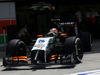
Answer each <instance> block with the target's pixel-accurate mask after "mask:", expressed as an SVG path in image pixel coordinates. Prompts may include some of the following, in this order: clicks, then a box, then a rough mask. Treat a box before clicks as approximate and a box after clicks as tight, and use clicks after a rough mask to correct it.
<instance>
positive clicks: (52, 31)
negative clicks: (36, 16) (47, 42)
mask: <svg viewBox="0 0 100 75" xmlns="http://www.w3.org/2000/svg"><path fill="white" fill-rule="evenodd" d="M50 33H52V34H53V35H55V36H57V34H58V30H57V28H51V29H50Z"/></svg>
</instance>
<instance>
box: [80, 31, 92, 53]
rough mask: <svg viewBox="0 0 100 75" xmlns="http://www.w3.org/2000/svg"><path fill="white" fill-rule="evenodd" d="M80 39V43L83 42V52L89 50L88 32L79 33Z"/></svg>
mask: <svg viewBox="0 0 100 75" xmlns="http://www.w3.org/2000/svg"><path fill="white" fill-rule="evenodd" d="M80 39H81V41H82V44H83V48H84V52H87V51H91V44H92V39H91V34H90V32H83V33H81V34H80Z"/></svg>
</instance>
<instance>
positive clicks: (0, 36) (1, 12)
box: [0, 2, 16, 47]
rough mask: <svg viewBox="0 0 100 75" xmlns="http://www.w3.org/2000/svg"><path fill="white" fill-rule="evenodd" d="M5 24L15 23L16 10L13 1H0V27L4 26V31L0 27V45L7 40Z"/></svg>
mask: <svg viewBox="0 0 100 75" xmlns="http://www.w3.org/2000/svg"><path fill="white" fill-rule="evenodd" d="M7 25H16V12H15V3H14V2H0V27H3V26H5V33H4V30H3V29H0V47H1V46H4V44H5V43H4V41H5V40H6V44H7V42H8V40H7ZM4 35H5V37H4ZM12 35H13V34H12ZM4 39H5V40H4Z"/></svg>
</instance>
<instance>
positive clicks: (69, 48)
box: [63, 37, 83, 63]
mask: <svg viewBox="0 0 100 75" xmlns="http://www.w3.org/2000/svg"><path fill="white" fill-rule="evenodd" d="M63 54H65V55H69V54H74V59H75V63H79V62H81V60H82V58H83V46H82V43H81V40H80V38H77V37H68V38H66V40H65V43H64V50H63Z"/></svg>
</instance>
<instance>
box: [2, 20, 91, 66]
mask: <svg viewBox="0 0 100 75" xmlns="http://www.w3.org/2000/svg"><path fill="white" fill-rule="evenodd" d="M74 24H75V23H74V22H71V23H70V24H69V23H66V24H65V23H64V24H62V26H69V25H74ZM74 26H75V25H74ZM84 34H87V33H84ZM82 36H83V34H82ZM85 38H86V39H85ZM89 38H90V37H89ZM84 39H85V40H84ZM81 40H84V41H86V42H88V37H87V35H86V36H85V37H84V38H82V39H81V38H80V37H79V36H69V35H68V34H67V33H63V32H59V31H58V30H57V29H56V28H52V29H51V30H50V32H49V33H48V34H46V35H38V38H37V40H36V42H35V43H34V45H33V46H32V48H31V57H30V59H31V63H29V61H30V60H28V59H29V57H27V46H26V45H25V43H24V42H23V41H22V40H20V39H13V40H11V41H10V42H9V43H8V45H7V48H6V57H5V58H3V66H19V65H28V64H34V65H37V64H43V63H49V64H57V63H58V64H67V63H70V64H71V66H75V63H80V62H81V60H82V58H83V52H84V49H85V48H84V47H83V43H82V41H81ZM89 42H90V40H89Z"/></svg>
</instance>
